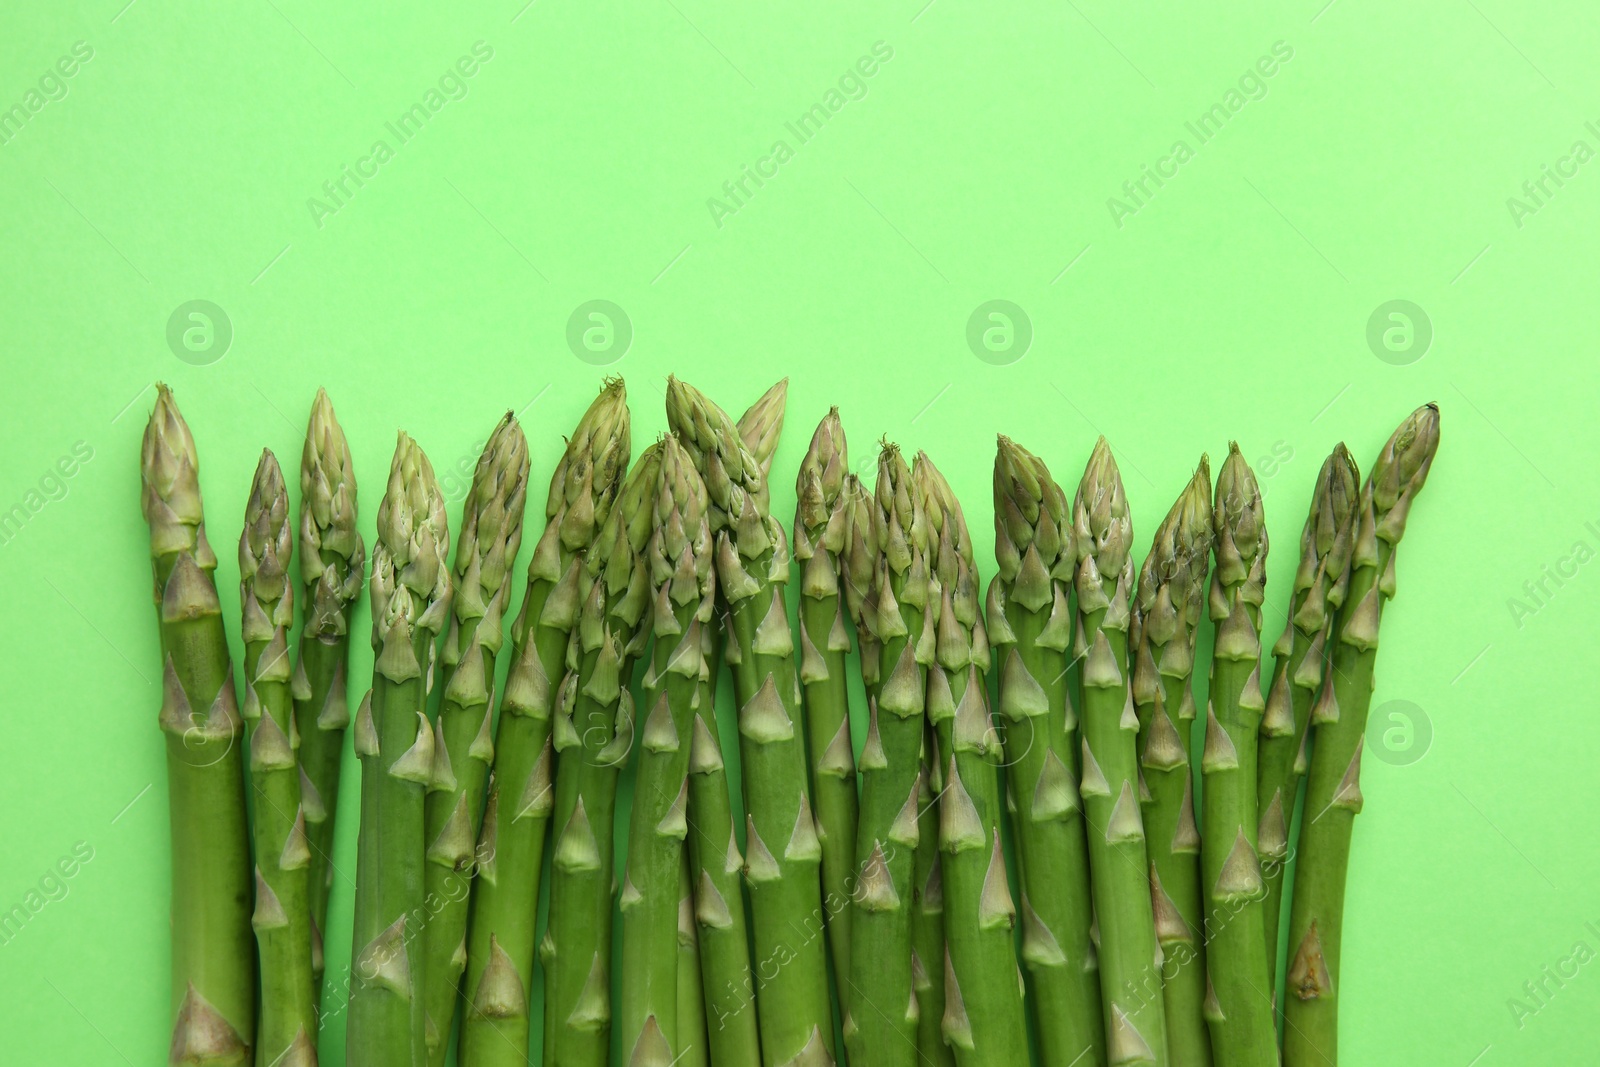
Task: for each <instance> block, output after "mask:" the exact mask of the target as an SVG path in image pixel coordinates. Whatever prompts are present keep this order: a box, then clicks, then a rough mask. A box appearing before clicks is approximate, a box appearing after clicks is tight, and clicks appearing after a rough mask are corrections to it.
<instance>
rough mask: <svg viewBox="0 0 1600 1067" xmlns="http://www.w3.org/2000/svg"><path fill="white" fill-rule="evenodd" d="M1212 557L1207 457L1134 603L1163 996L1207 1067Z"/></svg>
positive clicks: (1177, 1051) (1189, 1064)
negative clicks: (1200, 746) (1204, 830)
mask: <svg viewBox="0 0 1600 1067" xmlns="http://www.w3.org/2000/svg"><path fill="white" fill-rule="evenodd" d="M1210 563H1211V463H1210V461H1209V460H1208V459H1207V458H1206V457H1205V456H1201V457H1200V466H1199V468H1198V469H1196V470H1195V472H1194V477H1193V478H1192V479H1190V481H1189V484H1188V486H1187V487H1186V488H1185V489H1184V491H1183V493H1182V495H1181V496H1179V497H1178V500H1177V502H1176V503H1174V504H1173V505H1172V510H1170V511H1168V512H1167V517H1166V518H1165V519H1164V520H1163V521H1162V523H1161V526H1160V527H1159V528H1158V529H1157V530H1156V536H1155V540H1154V541H1153V542H1152V543H1151V545H1150V554H1149V555H1148V556H1146V557H1145V560H1144V566H1143V567H1142V568H1140V571H1139V588H1138V592H1137V595H1136V597H1135V599H1134V604H1133V630H1132V643H1133V679H1132V682H1131V685H1132V687H1133V703H1134V707H1135V708H1136V709H1137V710H1138V713H1139V766H1140V767H1141V769H1142V770H1143V772H1144V782H1145V786H1146V788H1148V789H1149V792H1150V796H1149V799H1148V800H1146V801H1145V804H1144V823H1145V838H1146V841H1147V842H1148V847H1149V849H1150V885H1151V890H1150V891H1151V894H1152V896H1153V897H1154V899H1155V919H1156V940H1157V941H1159V942H1160V944H1161V957H1162V964H1161V998H1162V1003H1163V1004H1164V1005H1165V1007H1166V1019H1167V1058H1168V1062H1169V1063H1171V1064H1172V1067H1210V1064H1211V1039H1210V1037H1209V1036H1208V1034H1207V1033H1206V1020H1205V1014H1204V1009H1205V999H1206V965H1205V956H1204V951H1203V949H1202V946H1201V935H1202V932H1203V929H1204V927H1203V925H1202V922H1201V917H1202V908H1203V903H1202V901H1203V896H1202V894H1201V891H1200V831H1199V830H1198V829H1197V828H1196V826H1195V818H1194V811H1195V804H1194V781H1193V776H1192V775H1191V773H1190V771H1189V733H1190V724H1191V723H1192V722H1193V721H1194V718H1195V709H1194V692H1193V680H1194V649H1195V639H1196V637H1197V636H1198V634H1199V623H1200V617H1201V613H1202V612H1203V611H1204V609H1205V600H1206V571H1207V570H1208V568H1209V566H1210Z"/></svg>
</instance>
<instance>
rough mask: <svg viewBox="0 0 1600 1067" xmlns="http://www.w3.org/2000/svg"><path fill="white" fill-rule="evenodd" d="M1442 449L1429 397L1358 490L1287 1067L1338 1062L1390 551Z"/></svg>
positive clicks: (1296, 916)
mask: <svg viewBox="0 0 1600 1067" xmlns="http://www.w3.org/2000/svg"><path fill="white" fill-rule="evenodd" d="M1438 447H1439V409H1438V408H1437V407H1436V406H1435V405H1433V404H1427V405H1424V406H1423V407H1420V408H1418V409H1417V410H1416V411H1414V412H1412V413H1411V415H1410V416H1409V417H1408V418H1407V419H1406V420H1405V422H1403V423H1401V424H1400V427H1399V429H1397V430H1395V432H1394V436H1393V437H1391V438H1389V443H1388V444H1387V445H1385V446H1384V449H1383V452H1382V453H1381V454H1380V455H1379V456H1378V461H1377V462H1376V463H1375V464H1373V466H1372V470H1371V473H1369V474H1368V475H1367V483H1366V485H1365V486H1363V487H1362V490H1361V502H1360V505H1359V516H1360V518H1359V521H1358V524H1357V527H1356V536H1355V544H1354V546H1353V549H1352V555H1351V560H1350V587H1349V591H1348V595H1347V598H1346V600H1345V603H1344V606H1343V607H1342V608H1341V609H1340V611H1339V619H1338V623H1337V624H1336V628H1335V635H1336V638H1335V641H1334V644H1333V648H1332V650H1331V657H1332V663H1331V667H1332V676H1333V689H1332V697H1331V699H1329V700H1326V701H1323V702H1321V703H1320V704H1319V706H1318V707H1317V708H1315V709H1313V711H1312V713H1311V719H1312V724H1313V731H1314V734H1315V736H1314V737H1313V739H1312V756H1311V772H1310V775H1309V776H1308V778H1307V779H1306V799H1305V807H1304V815H1303V826H1302V828H1301V831H1300V834H1301V846H1300V856H1299V863H1298V867H1297V868H1296V874H1295V885H1294V900H1293V906H1292V909H1291V912H1290V922H1289V945H1290V947H1291V949H1292V950H1293V952H1294V957H1293V959H1292V960H1291V962H1290V964H1289V978H1288V985H1289V989H1290V991H1291V992H1292V993H1293V994H1294V995H1293V996H1291V997H1287V998H1286V999H1287V1000H1288V1004H1287V1005H1286V1026H1285V1030H1284V1064H1285V1067H1313V1065H1317V1067H1320V1065H1323V1064H1333V1063H1337V1062H1338V1048H1339V1046H1338V1037H1339V1014H1338V1012H1339V1000H1338V995H1339V948H1340V942H1341V939H1342V936H1343V929H1344V887H1345V873H1346V870H1347V867H1348V864H1349V860H1350V833H1351V830H1352V828H1353V826H1354V823H1355V816H1356V813H1357V812H1359V811H1360V810H1361V741H1362V736H1363V734H1365V732H1366V728H1367V712H1368V710H1369V709H1370V707H1371V703H1372V666H1373V661H1374V660H1375V659H1376V658H1377V652H1378V625H1379V623H1380V621H1381V620H1382V617H1383V605H1384V603H1385V601H1387V600H1389V599H1390V598H1391V597H1393V596H1394V590H1395V567H1394V555H1395V549H1396V548H1397V547H1398V546H1399V543H1400V538H1401V536H1402V535H1403V534H1404V533H1405V529H1406V518H1407V516H1408V515H1409V514H1410V511H1411V504H1412V501H1413V500H1414V499H1415V498H1416V495H1417V493H1419V492H1421V490H1422V486H1423V483H1424V482H1426V481H1427V478H1428V470H1429V468H1430V467H1432V465H1433V457H1434V454H1435V452H1436V451H1437V450H1438Z"/></svg>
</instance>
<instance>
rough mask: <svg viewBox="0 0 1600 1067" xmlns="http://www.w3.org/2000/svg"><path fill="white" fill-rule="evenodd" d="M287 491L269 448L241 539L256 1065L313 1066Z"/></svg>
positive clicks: (291, 539)
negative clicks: (257, 959)
mask: <svg viewBox="0 0 1600 1067" xmlns="http://www.w3.org/2000/svg"><path fill="white" fill-rule="evenodd" d="M293 548H294V533H293V531H292V530H291V528H290V524H289V493H288V490H287V489H286V488H285V486H284V484H283V471H281V470H279V469H278V460H277V457H275V456H274V455H273V454H272V453H271V452H270V451H267V452H263V453H262V454H261V462H260V464H259V465H258V466H257V467H256V475H255V479H254V481H253V482H252V483H251V485H250V500H249V503H248V504H246V506H245V512H244V533H243V534H242V535H241V536H240V537H239V604H240V607H241V609H242V615H243V619H242V622H241V627H240V629H241V633H242V635H243V637H244V677H245V699H244V718H245V721H246V722H247V723H249V724H250V785H251V789H252V792H253V794H254V796H255V825H254V828H253V829H254V843H255V854H256V909H255V915H254V916H253V917H252V919H251V925H252V926H254V927H255V931H256V943H257V945H258V946H259V947H260V950H261V1020H260V1029H259V1030H257V1031H256V1058H257V1062H259V1063H261V1064H264V1065H271V1067H290V1065H293V1067H315V1064H316V1062H317V1046H316V1041H317V1010H316V1006H315V997H314V995H313V989H314V986H313V984H312V975H311V906H310V900H309V891H310V885H309V883H308V881H307V878H306V871H307V868H308V867H309V866H310V863H311V850H310V848H309V847H308V845H307V844H306V822H305V813H304V812H303V811H302V810H301V806H300V765H299V763H298V762H297V761H296V760H295V749H296V748H297V747H298V746H297V742H298V741H299V737H298V736H297V735H296V732H295V728H294V722H293V715H294V709H293V701H292V698H291V697H290V694H289V626H290V624H291V623H293V621H294V590H293V587H292V586H291V584H290V581H289V574H288V570H289V554H290V552H291V551H293Z"/></svg>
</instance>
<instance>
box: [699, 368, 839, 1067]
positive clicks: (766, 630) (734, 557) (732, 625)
mask: <svg viewBox="0 0 1600 1067" xmlns="http://www.w3.org/2000/svg"><path fill="white" fill-rule="evenodd" d="M667 420H668V422H669V423H670V424H671V426H672V429H673V431H674V432H675V433H676V434H677V435H678V438H679V440H680V441H681V442H682V443H683V445H684V446H685V447H686V448H687V449H688V450H689V452H690V454H691V455H693V456H694V458H695V462H696V464H697V465H698V466H699V468H700V472H701V474H702V476H704V478H705V480H706V487H707V489H708V490H709V492H710V496H711V528H712V534H713V536H714V537H715V538H716V542H715V544H716V553H717V577H718V581H719V586H720V589H721V599H722V601H723V602H724V603H725V604H726V605H727V615H726V617H727V629H728V636H729V638H730V640H729V642H728V645H727V653H726V655H727V659H728V663H729V666H730V667H731V668H732V669H733V680H734V696H735V699H736V701H737V703H738V706H739V733H740V754H741V757H742V759H741V763H742V765H743V771H744V775H743V777H744V792H745V810H746V812H747V816H746V818H747V823H746V852H747V855H746V878H747V881H748V884H749V888H750V907H751V910H752V912H753V915H754V926H755V950H756V974H757V976H758V977H759V979H760V980H761V985H760V987H759V988H758V991H757V1001H756V1004H757V1018H758V1021H759V1023H760V1028H761V1044H762V1053H763V1057H764V1062H765V1063H766V1064H767V1067H790V1065H794V1067H814V1065H822V1064H831V1063H832V1062H833V1027H832V1025H831V1012H830V1010H829V1004H828V974H827V958H826V952H825V949H824V946H823V944H822V936H821V925H822V891H821V884H820V876H819V874H818V868H819V866H820V864H821V858H822V848H821V844H820V842H819V841H818V840H817V833H816V826H815V823H814V821H813V818H812V814H811V800H810V796H809V789H808V788H807V782H806V760H805V740H804V737H803V735H802V734H801V733H800V732H799V731H798V730H797V729H796V721H797V720H803V715H802V713H801V708H800V684H799V680H798V678H797V677H796V673H795V664H794V637H793V634H792V633H791V631H790V628H789V619H788V614H787V612H786V610H785V607H784V602H783V587H784V584H785V583H786V582H787V580H788V576H789V559H788V545H787V543H786V540H787V539H786V538H785V537H784V533H783V528H782V527H781V526H780V525H779V524H778V523H777V522H776V521H775V520H774V519H773V518H772V515H771V512H770V510H769V509H768V508H767V506H766V500H765V486H766V482H765V479H764V478H763V476H762V471H761V468H760V464H761V461H760V459H759V458H758V457H757V456H756V455H755V454H753V453H752V452H751V450H750V449H749V448H748V447H747V446H746V445H745V444H744V441H743V440H742V438H741V433H740V430H739V429H738V428H736V427H735V426H734V424H733V422H732V420H731V419H729V418H728V416H727V414H726V413H725V412H723V411H722V409H721V408H719V407H717V406H716V405H715V404H713V403H712V402H711V401H710V400H708V399H706V398H705V397H704V396H703V395H702V394H701V393H700V392H699V391H698V390H696V389H694V388H693V387H692V386H689V385H686V384H684V383H683V382H680V381H678V380H677V379H675V378H673V379H668V382H667ZM800 725H801V727H802V728H803V726H804V723H803V721H802V722H801V723H800Z"/></svg>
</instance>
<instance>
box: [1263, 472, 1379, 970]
mask: <svg viewBox="0 0 1600 1067" xmlns="http://www.w3.org/2000/svg"><path fill="white" fill-rule="evenodd" d="M1360 492H1361V475H1360V474H1359V473H1358V472H1357V470H1356V464H1355V460H1353V459H1351V458H1350V453H1349V452H1348V451H1346V450H1345V447H1344V445H1343V444H1340V445H1339V446H1338V447H1336V448H1335V449H1334V450H1333V454H1332V455H1330V456H1329V457H1328V458H1327V459H1326V460H1325V461H1323V464H1322V470H1321V472H1320V473H1318V475H1317V488H1316V493H1315V494H1314V495H1313V497H1312V499H1311V513H1310V514H1309V515H1307V516H1306V525H1305V529H1304V531H1303V532H1302V533H1301V535H1300V566H1299V569H1298V570H1296V571H1295V576H1294V594H1293V597H1292V599H1291V600H1290V602H1289V618H1288V621H1287V622H1285V623H1284V627H1283V636H1282V637H1280V638H1278V643H1277V644H1276V645H1274V646H1273V648H1272V655H1273V658H1274V660H1275V667H1274V669H1273V674H1272V687H1271V689H1270V690H1269V691H1268V693H1267V710H1266V712H1265V713H1264V714H1263V715H1262V717H1261V740H1260V743H1259V746H1258V749H1257V752H1256V807H1257V809H1258V812H1259V814H1260V818H1261V822H1260V825H1259V827H1258V829H1257V831H1256V846H1257V848H1258V849H1259V850H1260V853H1261V873H1262V875H1263V877H1264V878H1265V880H1266V883H1267V899H1266V904H1265V906H1264V911H1265V912H1266V914H1265V916H1264V917H1265V919H1266V930H1267V977H1268V979H1270V980H1272V981H1274V982H1275V981H1276V980H1277V972H1278V960H1279V958H1280V957H1279V955H1278V924H1279V920H1280V917H1281V912H1282V910H1283V870H1284V867H1285V866H1286V865H1287V864H1288V862H1289V825H1290V821H1291V819H1292V818H1293V815H1294V801H1295V794H1296V793H1297V792H1299V789H1300V778H1301V776H1302V775H1304V774H1305V770H1306V749H1305V741H1306V730H1307V727H1308V725H1309V724H1310V719H1311V705H1312V703H1313V701H1314V700H1315V698H1316V695H1317V691H1318V690H1319V689H1321V688H1322V687H1323V679H1324V672H1323V662H1324V659H1325V657H1326V654H1327V642H1328V635H1329V633H1330V632H1331V631H1332V629H1333V619H1334V616H1335V615H1336V614H1337V613H1338V610H1339V606H1340V605H1341V604H1343V603H1344V597H1345V592H1346V590H1347V589H1348V588H1349V585H1350V553H1351V548H1352V545H1353V544H1354V541H1355V520H1356V504H1357V501H1358V500H1359V498H1360ZM1274 988H1276V987H1274Z"/></svg>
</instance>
